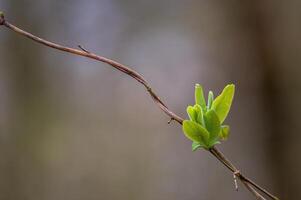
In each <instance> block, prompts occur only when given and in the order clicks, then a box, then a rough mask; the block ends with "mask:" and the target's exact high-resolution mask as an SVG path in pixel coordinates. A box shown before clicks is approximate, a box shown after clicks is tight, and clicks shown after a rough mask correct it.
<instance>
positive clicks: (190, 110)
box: [186, 106, 198, 122]
mask: <svg viewBox="0 0 301 200" xmlns="http://www.w3.org/2000/svg"><path fill="white" fill-rule="evenodd" d="M186 111H187V114H188V116H189V119H190V120H191V121H194V122H196V121H197V117H198V114H197V112H196V111H195V109H194V107H192V106H188V107H187V109H186Z"/></svg>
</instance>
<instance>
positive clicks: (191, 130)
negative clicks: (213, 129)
mask: <svg viewBox="0 0 301 200" xmlns="http://www.w3.org/2000/svg"><path fill="white" fill-rule="evenodd" d="M183 132H184V134H185V136H186V137H187V138H189V139H190V140H192V141H195V142H198V143H201V144H206V143H207V141H208V139H209V133H208V131H207V130H206V129H205V128H203V127H202V126H201V125H199V124H198V123H196V122H193V121H189V120H184V121H183Z"/></svg>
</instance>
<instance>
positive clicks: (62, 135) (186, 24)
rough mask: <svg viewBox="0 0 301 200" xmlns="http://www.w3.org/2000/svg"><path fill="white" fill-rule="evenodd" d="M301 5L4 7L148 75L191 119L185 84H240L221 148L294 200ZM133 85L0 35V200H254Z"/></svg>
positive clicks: (103, 68) (299, 194) (144, 1)
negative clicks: (228, 133) (227, 135)
mask: <svg viewBox="0 0 301 200" xmlns="http://www.w3.org/2000/svg"><path fill="white" fill-rule="evenodd" d="M300 9H301V1H297V0H295V1H293V0H289V1H279V0H274V1H269V0H268V1H237V0H236V1H234V0H230V1H221V0H220V1H215V0H213V1H208V0H207V1H205V0H201V1H200V0H187V1H182V0H174V1H167V0H163V1H162V0H152V1H148V0H136V1H127V0H120V1H117V0H98V1H97V0H86V1H79V0H74V1H71V0H69V1H62V0H60V1H59V0H52V1H51V0H39V1H38V0H24V1H19V0H9V1H8V0H6V1H5V0H0V10H3V11H4V12H5V13H6V18H7V19H8V20H9V21H10V22H11V23H13V24H15V25H17V26H20V27H21V28H23V29H25V30H28V31H30V32H32V33H34V34H36V35H39V36H41V37H44V38H47V39H49V40H51V41H55V42H58V43H62V44H66V45H68V46H71V47H76V46H77V45H78V44H81V45H83V46H84V47H85V48H87V49H88V50H90V51H93V52H96V53H99V54H101V55H103V56H107V57H109V58H112V59H115V60H117V61H120V62H122V63H123V64H126V65H129V66H133V69H135V70H137V71H138V72H139V73H141V74H143V75H145V77H146V79H147V80H149V82H150V84H151V85H152V87H153V88H154V89H155V91H157V92H158V94H159V95H160V96H161V97H162V98H163V100H164V101H165V102H167V104H168V105H169V107H170V108H171V109H172V110H173V111H175V112H176V113H178V114H179V115H180V116H182V117H186V113H185V109H186V106H187V105H189V104H192V103H193V92H194V91H193V88H194V84H195V83H200V84H202V85H203V86H204V88H205V90H206V91H208V89H212V90H213V91H214V92H215V94H217V93H219V92H220V91H221V89H222V88H223V87H224V86H225V85H226V84H227V83H230V82H232V83H235V84H236V88H237V91H236V96H235V101H234V104H233V108H232V110H231V113H230V116H229V118H228V119H227V123H228V124H230V125H231V137H230V139H229V141H227V142H225V143H223V144H222V145H220V146H219V148H220V149H221V150H222V151H223V152H224V153H225V154H226V155H227V156H228V157H229V158H230V159H231V160H233V162H234V163H235V164H236V165H237V166H238V167H239V168H240V169H241V171H242V172H244V173H245V174H246V175H248V176H250V177H252V178H253V179H254V180H255V181H256V182H257V183H259V184H260V185H262V186H264V187H266V188H267V189H268V190H270V191H272V192H273V193H275V194H277V195H278V196H279V197H281V199H301V190H300V185H301V179H300V177H301V172H300V167H301V166H300V165H301V157H300V155H299V153H300V150H301V147H300V139H301V135H300V130H301V123H300V117H299V116H300V112H301V104H300V100H301V93H300V87H301V79H300V72H301V68H300V64H301V51H300V50H301V43H300V41H301V40H300V39H301V38H300V34H301V26H300V18H301V12H300ZM167 121H168V118H167V117H166V116H165V115H164V114H163V113H162V112H161V111H160V110H159V109H158V108H157V107H156V106H155V104H154V103H153V102H152V100H151V98H150V97H149V96H148V95H147V94H146V92H145V90H144V88H142V87H141V86H140V85H139V84H138V83H137V82H135V81H134V80H132V79H131V78H129V77H127V76H125V75H123V74H121V73H120V72H118V71H116V70H113V69H112V68H111V67H109V66H107V65H105V64H102V63H97V62H94V61H91V60H87V59H85V58H80V57H75V56H72V55H68V54H65V53H60V52H57V51H55V50H52V49H49V48H45V47H43V46H41V45H38V44H36V43H33V42H32V41H30V40H28V39H25V38H23V37H21V36H19V35H16V34H15V33H13V32H11V31H9V30H7V29H5V28H4V27H1V28H0V158H1V159H0V199H3V200H82V199H86V200H94V199H98V200H99V199H112V200H115V199H118V200H119V199H124V200H127V199H128V200H136V199H137V200H138V199H139V200H167V199H173V200H177V199H179V200H183V199H185V200H196V199H224V200H226V199H246V200H248V199H250V200H251V199H254V198H253V196H251V194H250V193H249V192H248V191H247V190H246V189H245V188H244V187H242V186H240V189H239V191H238V192H236V191H235V190H234V185H233V180H232V175H231V173H230V172H229V171H227V170H226V169H225V168H224V167H223V166H222V165H221V164H220V163H218V162H217V160H216V159H215V158H213V157H212V156H211V155H209V154H208V153H207V152H205V151H198V152H195V153H192V152H191V147H190V141H188V140H187V139H186V138H185V137H184V136H183V134H182V132H181V127H180V126H179V125H178V124H176V123H172V124H170V125H168V124H167V123H166V122H167Z"/></svg>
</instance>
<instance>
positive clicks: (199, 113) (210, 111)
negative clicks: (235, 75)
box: [183, 84, 235, 151]
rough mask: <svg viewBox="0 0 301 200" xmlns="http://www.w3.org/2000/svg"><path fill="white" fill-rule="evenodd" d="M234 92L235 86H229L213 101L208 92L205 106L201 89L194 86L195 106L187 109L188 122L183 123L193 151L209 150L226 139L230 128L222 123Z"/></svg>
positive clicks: (197, 85) (211, 95) (211, 93)
mask: <svg viewBox="0 0 301 200" xmlns="http://www.w3.org/2000/svg"><path fill="white" fill-rule="evenodd" d="M234 91H235V86H234V85H233V84H229V85H227V86H226V87H225V88H224V89H223V91H222V93H221V94H220V95H219V96H218V97H216V98H215V99H214V95H213V92H212V91H209V94H208V99H207V104H206V100H205V97H204V92H203V88H202V87H201V86H200V85H199V84H196V85H195V105H194V106H188V107H187V113H188V116H189V120H184V121H183V132H184V134H185V136H186V137H187V138H189V139H190V140H192V150H193V151H195V150H197V149H198V148H201V147H202V148H205V149H210V148H211V147H213V146H214V145H216V144H219V143H220V140H225V139H227V138H228V136H229V131H230V127H229V126H228V125H223V122H224V120H225V119H226V117H227V115H228V113H229V110H230V108H231V104H232V100H233V97H234Z"/></svg>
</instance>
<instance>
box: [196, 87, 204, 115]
mask: <svg viewBox="0 0 301 200" xmlns="http://www.w3.org/2000/svg"><path fill="white" fill-rule="evenodd" d="M194 96H195V104H198V105H200V106H201V107H202V109H203V110H204V111H205V110H206V102H205V97H204V93H203V88H202V86H200V85H199V84H195V90H194Z"/></svg>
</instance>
